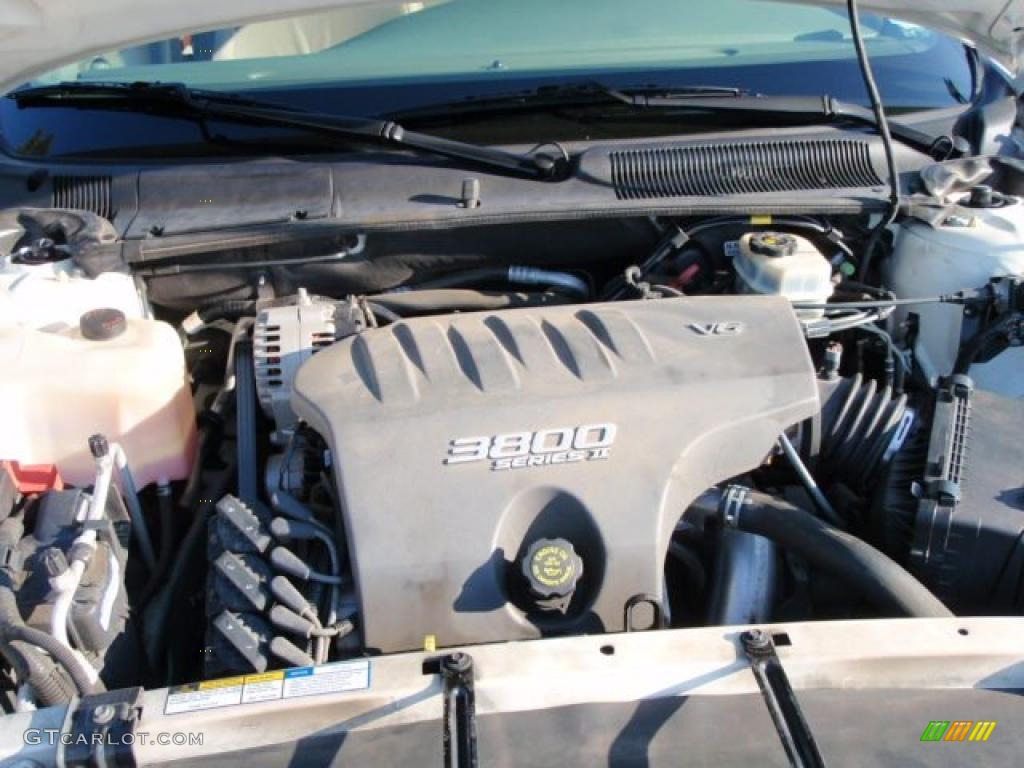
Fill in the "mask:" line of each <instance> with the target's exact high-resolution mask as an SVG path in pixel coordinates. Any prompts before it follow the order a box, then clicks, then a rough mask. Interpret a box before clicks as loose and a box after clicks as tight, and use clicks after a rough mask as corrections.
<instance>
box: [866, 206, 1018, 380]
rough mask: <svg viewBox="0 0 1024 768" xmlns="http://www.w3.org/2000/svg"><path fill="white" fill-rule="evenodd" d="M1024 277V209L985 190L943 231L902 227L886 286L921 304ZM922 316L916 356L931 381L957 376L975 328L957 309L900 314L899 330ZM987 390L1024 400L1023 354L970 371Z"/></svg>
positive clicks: (931, 307) (1008, 354) (921, 225)
mask: <svg viewBox="0 0 1024 768" xmlns="http://www.w3.org/2000/svg"><path fill="white" fill-rule="evenodd" d="M1020 274H1024V203H1022V201H1021V200H1020V198H1014V197H1004V196H1002V195H999V194H994V195H993V194H992V193H990V192H987V190H984V189H982V193H981V194H978V190H977V189H976V190H975V193H974V194H972V196H971V200H970V201H969V203H968V205H963V206H961V207H958V208H957V209H955V211H954V213H952V214H951V215H949V216H948V217H947V218H946V219H945V220H944V221H943V223H942V224H941V225H939V226H934V227H933V226H931V225H930V224H927V223H925V222H923V221H918V220H910V221H908V222H906V223H904V224H903V225H901V226H900V228H899V230H898V232H897V235H896V241H895V246H894V251H893V255H892V258H891V259H889V260H888V262H887V264H886V274H885V275H884V278H885V283H886V285H887V286H888V287H889V288H891V289H892V290H893V291H894V292H895V293H896V295H897V296H900V297H904V298H917V297H925V296H937V295H941V294H946V293H955V292H956V291H960V290H971V289H974V288H981V287H983V286H984V285H985V284H986V283H988V281H989V280H990V279H991V278H993V277H1002V276H1006V275H1020ZM911 312H913V313H915V314H916V315H917V316H918V322H917V324H916V325H917V339H916V341H915V343H914V354H915V356H916V359H917V362H918V364H919V365H920V366H921V369H922V370H923V371H924V372H925V373H926V374H927V376H928V377H929V379H930V380H931V381H933V382H934V381H935V380H936V379H937V378H938V377H940V376H945V375H948V374H949V373H951V372H952V370H953V366H954V364H955V363H956V357H957V353H958V351H959V349H960V344H961V342H962V341H963V340H966V339H968V338H970V337H971V336H973V335H974V333H975V331H976V330H977V328H976V325H975V323H974V321H972V320H970V319H967V318H964V314H963V309H962V308H961V307H958V306H955V305H951V304H921V305H919V306H915V307H910V308H901V309H900V310H898V311H897V312H896V313H895V314H894V320H895V321H896V324H895V326H894V327H897V328H902V327H904V326H903V325H902V321H903V320H906V319H907V317H908V315H909V314H910V313H911ZM970 375H971V378H973V379H974V381H975V384H976V385H977V386H979V387H981V388H982V389H987V390H990V391H995V392H1000V393H1002V394H1004V395H1009V396H1016V397H1020V396H1024V348H1020V347H1017V348H1011V349H1007V350H1006V351H1005V352H1003V353H1002V354H1000V355H998V356H997V357H995V358H993V359H992V360H990V361H989V362H987V363H983V364H978V365H973V366H971V370H970Z"/></svg>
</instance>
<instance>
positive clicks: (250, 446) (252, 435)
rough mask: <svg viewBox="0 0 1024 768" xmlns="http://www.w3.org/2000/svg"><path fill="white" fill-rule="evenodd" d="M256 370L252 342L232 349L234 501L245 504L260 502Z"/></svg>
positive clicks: (245, 341)
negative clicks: (235, 454)
mask: <svg viewBox="0 0 1024 768" xmlns="http://www.w3.org/2000/svg"><path fill="white" fill-rule="evenodd" d="M256 412H257V402H256V368H255V363H254V362H253V353H252V342H251V341H249V340H248V339H246V340H241V341H239V342H238V344H237V345H236V346H235V419H236V422H235V440H236V441H237V449H238V497H239V498H240V499H241V500H242V501H244V502H245V503H246V504H256V503H258V502H259V500H260V468H259V433H258V430H257V425H256V418H257V413H256Z"/></svg>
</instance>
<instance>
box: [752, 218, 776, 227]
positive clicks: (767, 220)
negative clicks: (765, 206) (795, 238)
mask: <svg viewBox="0 0 1024 768" xmlns="http://www.w3.org/2000/svg"><path fill="white" fill-rule="evenodd" d="M750 223H751V224H754V225H755V226H758V225H760V226H763V225H767V224H771V223H772V217H771V216H770V215H762V216H751V217H750Z"/></svg>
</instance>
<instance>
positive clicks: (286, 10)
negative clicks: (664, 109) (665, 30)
mask: <svg viewBox="0 0 1024 768" xmlns="http://www.w3.org/2000/svg"><path fill="white" fill-rule="evenodd" d="M796 1H797V2H805V0H796ZM376 4H379V3H378V2H374V0H217V2H215V3H211V2H209V1H208V0H76V1H75V2H73V3H72V2H67V0H0V91H6V90H9V89H10V88H12V87H15V86H17V85H19V84H21V83H23V82H25V81H26V80H28V79H29V78H31V77H33V76H35V75H37V74H40V73H42V72H44V71H46V70H48V69H51V68H53V67H56V66H58V65H61V64H64V63H67V62H71V61H75V60H78V59H82V58H85V57H87V56H91V55H94V54H98V53H102V52H105V51H109V50H112V49H116V48H121V47H125V46H128V45H134V44H138V43H143V42H148V41H151V40H157V39H161V38H166V37H171V36H174V35H178V34H185V33H190V32H196V31H200V30H204V29H216V28H220V27H224V26H227V25H235V24H239V23H249V22H253V21H262V20H268V19H273V18H279V17H284V16H290V15H295V14H302V13H312V12H317V11H322V10H324V9H327V8H337V7H340V6H373V5H376ZM812 4H815V5H839V6H841V5H843V3H842V2H841V0H837V1H833V2H829V1H828V0H825V1H824V2H815V3H812ZM861 6H862V10H863V11H870V12H876V13H880V14H883V15H886V16H891V17H894V18H899V19H902V20H905V21H908V22H911V23H915V24H919V25H922V26H925V27H928V28H931V29H934V30H938V31H942V32H946V33H948V34H952V35H954V36H957V37H961V38H963V39H965V40H968V41H970V42H972V43H974V44H975V45H977V46H978V47H979V48H980V49H982V50H983V51H985V52H986V53H988V54H989V55H991V56H993V57H994V58H995V59H997V60H998V61H1000V62H1001V63H1002V64H1003V65H1005V66H1006V67H1007V68H1008V69H1010V70H1011V71H1012V72H1016V71H1017V70H1018V60H1019V48H1020V39H1021V28H1022V27H1024V0H915V2H913V3H908V2H906V0H865V1H864V2H862V3H861Z"/></svg>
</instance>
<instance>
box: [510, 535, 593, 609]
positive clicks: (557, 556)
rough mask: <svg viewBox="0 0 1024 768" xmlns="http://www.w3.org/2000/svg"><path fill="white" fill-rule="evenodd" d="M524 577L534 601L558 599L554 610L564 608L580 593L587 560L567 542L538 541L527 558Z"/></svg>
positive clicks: (556, 540) (560, 540)
mask: <svg viewBox="0 0 1024 768" xmlns="http://www.w3.org/2000/svg"><path fill="white" fill-rule="evenodd" d="M523 575H524V576H526V580H527V582H528V583H529V585H530V592H531V593H532V594H533V596H534V597H536V598H539V599H540V600H551V599H553V598H554V599H557V600H558V602H559V605H558V606H552V607H559V608H561V607H562V606H561V603H562V602H563V600H564V601H565V602H566V603H567V602H568V598H571V597H572V594H573V593H574V592H575V591H576V584H577V582H578V581H579V579H580V576H582V575H583V560H581V559H580V556H579V555H577V554H576V550H575V549H573V546H572V544H570V543H569V542H568V541H566V540H565V539H538V540H537V541H535V542H533V544H531V545H530V548H529V550H527V552H526V557H525V558H523ZM541 607H545V608H546V607H548V606H541Z"/></svg>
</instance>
